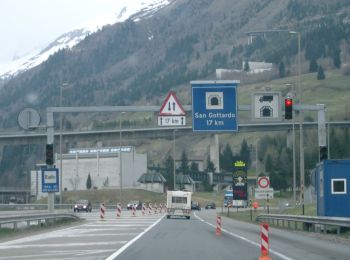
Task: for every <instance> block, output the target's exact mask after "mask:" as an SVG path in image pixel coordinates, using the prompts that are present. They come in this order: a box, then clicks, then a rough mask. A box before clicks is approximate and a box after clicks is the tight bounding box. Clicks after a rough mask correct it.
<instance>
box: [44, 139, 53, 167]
mask: <svg viewBox="0 0 350 260" xmlns="http://www.w3.org/2000/svg"><path fill="white" fill-rule="evenodd" d="M46 164H47V165H53V144H47V145H46Z"/></svg>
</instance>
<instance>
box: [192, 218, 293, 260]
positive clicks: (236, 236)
mask: <svg viewBox="0 0 350 260" xmlns="http://www.w3.org/2000/svg"><path fill="white" fill-rule="evenodd" d="M194 216H195V217H196V218H197V219H199V220H200V221H202V222H203V223H205V224H208V225H209V226H212V227H213V228H216V226H215V225H213V224H211V223H209V222H207V221H205V220H204V219H202V218H200V217H199V216H197V214H196V213H194ZM221 231H223V232H225V233H227V234H229V235H231V236H233V237H235V238H238V239H241V240H243V241H245V242H247V243H249V244H251V245H254V246H257V247H259V248H260V244H259V243H256V242H254V241H252V240H249V239H247V238H245V237H242V236H240V235H237V234H235V233H232V232H230V231H228V230H226V229H224V228H222V229H221ZM270 252H271V253H272V254H274V255H277V256H279V257H281V258H282V259H284V260H294V259H293V258H290V257H288V256H286V255H283V254H282V253H279V252H277V251H275V250H272V249H271V248H270Z"/></svg>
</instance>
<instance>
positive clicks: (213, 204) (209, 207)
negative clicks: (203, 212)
mask: <svg viewBox="0 0 350 260" xmlns="http://www.w3.org/2000/svg"><path fill="white" fill-rule="evenodd" d="M205 209H216V205H215V202H208V203H207V205H205Z"/></svg>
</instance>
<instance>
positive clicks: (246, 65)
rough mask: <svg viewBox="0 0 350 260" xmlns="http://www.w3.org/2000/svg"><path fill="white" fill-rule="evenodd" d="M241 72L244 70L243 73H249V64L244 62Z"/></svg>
mask: <svg viewBox="0 0 350 260" xmlns="http://www.w3.org/2000/svg"><path fill="white" fill-rule="evenodd" d="M243 70H244V71H245V72H249V71H250V67H249V62H248V61H245V62H244V68H243Z"/></svg>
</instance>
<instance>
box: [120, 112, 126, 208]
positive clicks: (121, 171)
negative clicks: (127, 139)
mask: <svg viewBox="0 0 350 260" xmlns="http://www.w3.org/2000/svg"><path fill="white" fill-rule="evenodd" d="M122 114H125V112H121V115H122ZM122 154H123V153H122V117H120V119H119V181H120V184H119V197H120V203H122V198H123V167H122V162H123V160H122Z"/></svg>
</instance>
